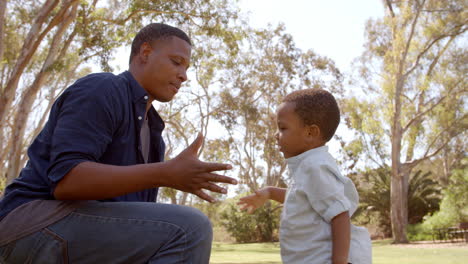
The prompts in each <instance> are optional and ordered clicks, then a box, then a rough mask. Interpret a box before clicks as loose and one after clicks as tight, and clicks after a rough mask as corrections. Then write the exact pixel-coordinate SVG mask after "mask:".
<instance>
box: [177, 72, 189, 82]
mask: <svg viewBox="0 0 468 264" xmlns="http://www.w3.org/2000/svg"><path fill="white" fill-rule="evenodd" d="M177 78H179V80H180V81H181V82H185V81H187V71H186V70H181V71H179V74H178V76H177Z"/></svg>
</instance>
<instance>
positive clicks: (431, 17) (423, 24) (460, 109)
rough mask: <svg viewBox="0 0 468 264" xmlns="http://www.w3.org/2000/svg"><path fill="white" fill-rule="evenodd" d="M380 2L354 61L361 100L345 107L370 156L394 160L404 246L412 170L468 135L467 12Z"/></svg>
mask: <svg viewBox="0 0 468 264" xmlns="http://www.w3.org/2000/svg"><path fill="white" fill-rule="evenodd" d="M384 4H385V7H386V9H387V13H386V15H385V17H384V18H383V19H377V20H370V21H369V22H368V24H367V28H366V34H367V43H366V50H365V52H364V53H363V55H362V57H361V58H360V61H359V62H358V66H359V67H358V71H359V77H360V80H362V81H363V84H362V87H363V88H364V90H363V93H364V94H365V95H366V96H365V97H366V98H365V99H364V96H361V97H360V98H359V97H358V96H353V98H352V99H350V100H348V101H347V103H346V104H345V109H344V112H345V113H347V123H348V125H349V126H350V127H351V128H352V129H355V131H356V132H357V133H358V135H359V136H360V137H361V139H362V140H363V141H364V142H363V144H362V146H363V147H362V148H361V149H362V150H363V151H366V152H367V156H368V157H369V156H371V157H372V158H373V159H374V160H377V162H378V160H379V159H380V160H381V161H383V162H384V163H386V164H388V163H390V164H391V174H392V178H391V223H392V233H393V238H394V242H395V243H406V242H407V241H408V240H407V238H406V225H407V223H408V180H409V175H410V173H411V171H412V169H413V168H414V167H415V166H417V165H418V164H420V163H421V162H423V161H425V160H429V159H431V158H434V157H437V156H438V155H440V154H441V152H442V151H443V150H444V149H445V148H447V147H448V146H449V145H450V143H451V142H453V141H455V140H456V139H457V138H458V137H461V138H463V137H464V136H466V128H467V121H468V119H467V114H466V104H465V103H464V102H463V97H464V96H466V88H465V85H464V84H465V83H466V76H467V68H466V58H467V54H466V47H465V46H464V45H463V43H462V40H461V39H462V37H463V36H464V34H465V33H466V29H467V26H466V25H467V17H466V11H465V8H464V7H465V3H464V1H461V0H450V1H437V0H410V1H391V0H386V1H385V2H384ZM463 144H466V143H463ZM388 145H390V149H388V148H386V146H388ZM376 158H377V159H376Z"/></svg>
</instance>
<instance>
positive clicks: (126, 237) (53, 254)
mask: <svg viewBox="0 0 468 264" xmlns="http://www.w3.org/2000/svg"><path fill="white" fill-rule="evenodd" d="M212 238H213V233H212V228H211V223H210V221H209V219H208V218H207V217H206V216H205V215H204V214H203V213H201V212H200V211H198V210H197V209H194V208H191V207H186V206H179V205H171V204H156V203H142V202H89V203H87V204H86V205H85V206H83V207H80V208H79V209H77V210H76V211H74V212H73V213H71V214H70V215H68V216H67V217H65V218H63V219H62V220H60V221H58V222H56V223H54V224H52V225H50V226H48V227H47V228H44V229H43V230H41V231H39V232H36V233H34V234H32V235H29V236H27V237H24V238H22V239H19V240H17V241H14V242H12V243H10V244H8V245H6V246H3V247H1V248H0V263H8V264H16V263H18V264H26V263H32V264H43V263H44V264H45V263H51V264H52V263H54V264H55V263H72V264H75V263H76V264H85V263H89V264H97V263H99V264H106V263H110V264H117V263H125V264H138V263H151V264H153V263H154V264H156V263H164V264H172V263H194V264H198V263H209V259H210V252H211V241H212Z"/></svg>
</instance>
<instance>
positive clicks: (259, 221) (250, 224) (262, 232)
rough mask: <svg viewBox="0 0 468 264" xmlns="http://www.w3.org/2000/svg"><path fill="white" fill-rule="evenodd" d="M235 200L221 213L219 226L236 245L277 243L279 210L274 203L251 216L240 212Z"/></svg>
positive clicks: (277, 205)
mask: <svg viewBox="0 0 468 264" xmlns="http://www.w3.org/2000/svg"><path fill="white" fill-rule="evenodd" d="M236 203H237V200H234V201H232V202H231V203H230V204H228V206H227V207H226V208H225V209H224V210H223V211H222V212H221V214H220V217H221V220H222V221H221V224H222V225H223V226H224V227H225V228H226V230H227V232H229V234H230V235H231V236H232V237H233V238H234V239H235V240H236V242H238V243H250V242H273V241H278V227H279V221H280V211H281V210H278V209H279V208H280V206H279V204H278V203H276V202H268V203H267V204H265V205H264V206H263V207H261V208H259V209H257V210H256V211H255V212H254V213H253V214H248V213H247V212H245V211H241V210H240V209H239V207H238V206H237V204H236Z"/></svg>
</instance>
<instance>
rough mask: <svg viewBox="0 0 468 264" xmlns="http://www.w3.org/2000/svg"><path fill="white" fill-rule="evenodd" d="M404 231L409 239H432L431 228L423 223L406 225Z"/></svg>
mask: <svg viewBox="0 0 468 264" xmlns="http://www.w3.org/2000/svg"><path fill="white" fill-rule="evenodd" d="M406 232H407V235H408V239H409V240H410V241H428V240H432V229H430V228H427V226H425V225H423V224H414V225H408V226H407V228H406Z"/></svg>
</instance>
